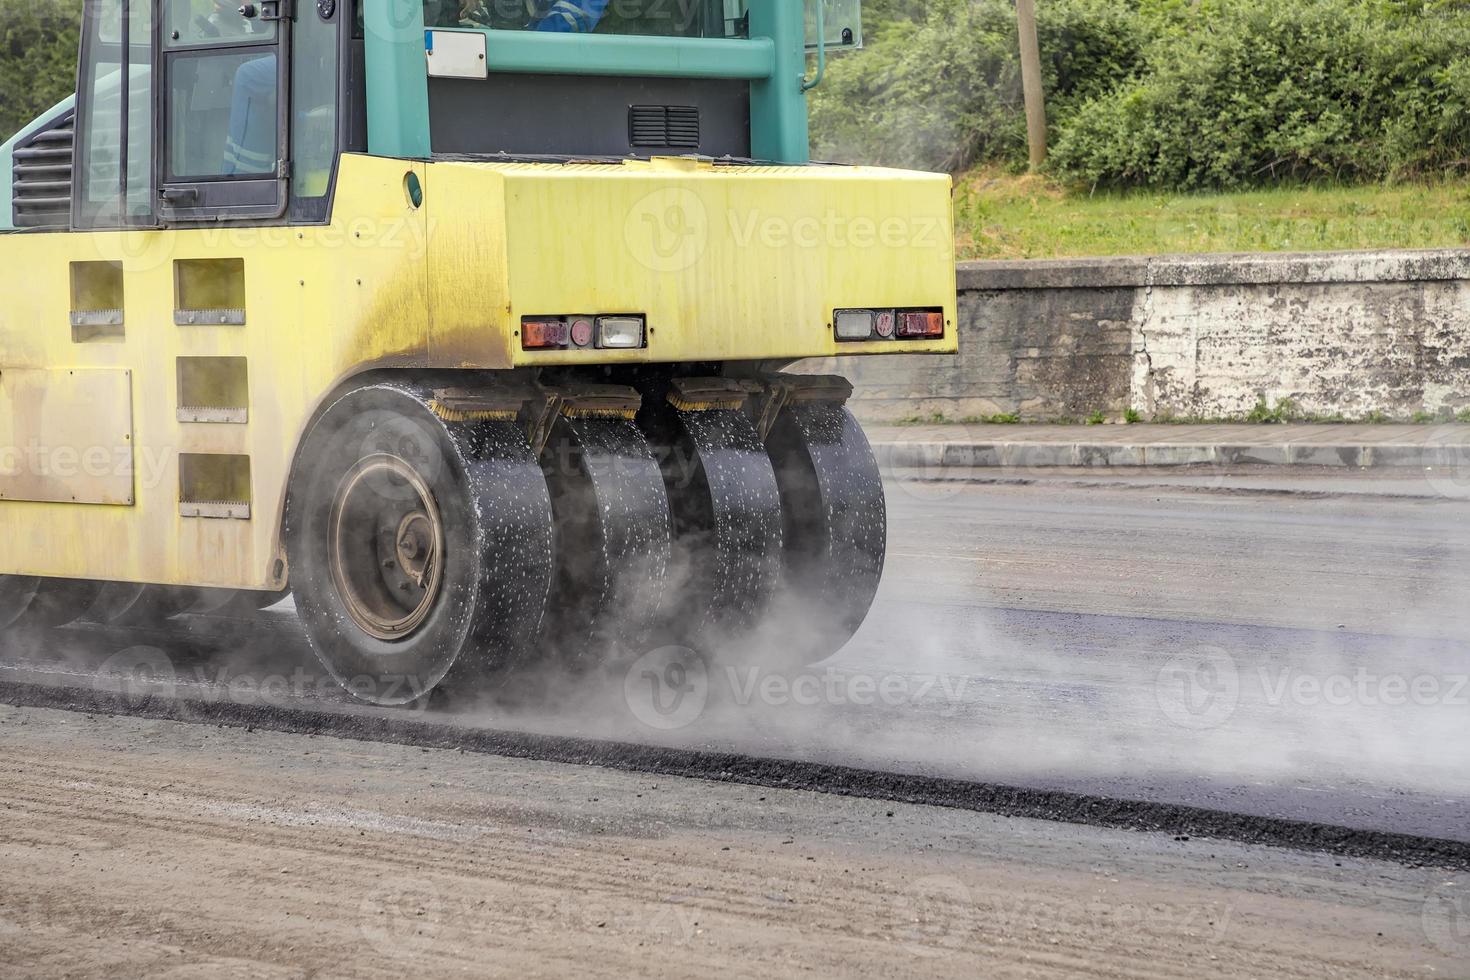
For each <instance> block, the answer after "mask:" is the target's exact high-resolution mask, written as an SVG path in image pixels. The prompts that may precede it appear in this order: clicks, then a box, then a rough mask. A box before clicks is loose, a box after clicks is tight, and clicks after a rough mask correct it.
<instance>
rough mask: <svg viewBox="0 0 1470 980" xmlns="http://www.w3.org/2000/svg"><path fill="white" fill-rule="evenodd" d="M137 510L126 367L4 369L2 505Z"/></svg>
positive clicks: (0, 393) (0, 394) (0, 375)
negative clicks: (19, 503) (11, 502)
mask: <svg viewBox="0 0 1470 980" xmlns="http://www.w3.org/2000/svg"><path fill="white" fill-rule="evenodd" d="M4 500H28V501H36V502H43V503H66V504H72V503H75V504H111V505H114V506H131V505H132V503H133V382H132V372H131V371H129V370H126V369H123V368H0V501H4Z"/></svg>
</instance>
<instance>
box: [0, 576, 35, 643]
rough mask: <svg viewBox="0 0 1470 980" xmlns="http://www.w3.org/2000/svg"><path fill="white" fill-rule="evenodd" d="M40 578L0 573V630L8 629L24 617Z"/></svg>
mask: <svg viewBox="0 0 1470 980" xmlns="http://www.w3.org/2000/svg"><path fill="white" fill-rule="evenodd" d="M40 585H41V580H40V579H38V578H32V577H29V576H25V575H0V630H8V629H10V628H11V627H12V626H14V625H16V624H17V623H19V622H20V621H21V620H22V619H24V618H25V614H26V610H27V609H29V608H30V607H31V600H32V599H34V598H35V597H36V589H38V588H39V587H40Z"/></svg>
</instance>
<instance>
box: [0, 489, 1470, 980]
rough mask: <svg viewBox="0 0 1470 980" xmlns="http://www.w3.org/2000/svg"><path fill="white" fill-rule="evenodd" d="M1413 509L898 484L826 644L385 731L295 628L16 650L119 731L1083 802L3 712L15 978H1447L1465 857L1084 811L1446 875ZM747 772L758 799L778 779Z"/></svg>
mask: <svg viewBox="0 0 1470 980" xmlns="http://www.w3.org/2000/svg"><path fill="white" fill-rule="evenodd" d="M1439 482H1442V481H1437V480H1435V479H1426V480H1420V479H1418V478H1416V477H1415V476H1414V475H1412V474H1375V475H1374V476H1372V477H1367V476H1365V477H1353V476H1350V475H1344V474H1330V475H1314V474H1310V473H1293V474H1270V473H1267V474H1238V475H1236V476H1232V477H1230V478H1223V477H1221V476H1219V475H1218V474H1213V473H1203V474H1187V473H1170V474H1160V475H1151V474H1138V473H1125V474H1119V475H1116V476H1108V475H1099V474H1097V473H1067V472H1049V473H1040V472H1037V473H1029V474H988V475H986V478H985V479H983V480H980V481H971V482H957V481H947V482H946V481H897V482H894V483H892V484H891V485H890V486H889V496H890V510H891V521H890V524H891V526H890V564H889V567H888V571H887V574H886V577H885V580H884V585H883V589H882V592H881V594H880V597H879V601H878V603H877V605H876V607H875V608H874V611H873V614H872V615H871V617H870V618H869V620H868V622H867V624H866V625H865V626H864V628H863V630H862V631H861V633H860V634H859V635H858V637H857V638H856V639H855V640H854V642H853V643H852V644H851V645H850V646H849V647H848V648H846V649H845V650H844V651H842V652H841V653H840V654H838V655H837V656H836V657H834V658H833V659H832V660H830V661H828V662H826V663H823V664H819V665H817V666H815V667H812V668H792V667H791V666H790V664H783V663H782V660H781V656H780V655H781V653H782V637H783V636H786V635H789V632H790V631H793V630H799V629H801V628H802V625H803V619H802V616H801V612H800V610H787V611H783V612H782V614H781V616H780V617H779V622H778V624H777V628H775V629H773V630H772V632H771V633H770V635H768V636H765V637H762V638H761V639H760V640H759V641H758V642H757V643H756V644H754V645H753V647H752V648H751V649H746V650H742V651H736V650H720V651H714V652H713V654H712V658H710V659H700V658H693V657H690V656H689V655H688V654H687V653H686V652H681V651H676V650H675V651H668V650H665V651H653V652H650V653H649V654H648V655H647V656H646V657H644V658H641V659H640V660H639V661H638V662H636V663H634V664H633V665H632V667H631V668H628V669H626V670H624V669H622V668H620V670H619V672H618V673H617V674H615V675H613V676H611V677H606V678H594V679H591V680H585V679H584V680H583V681H581V682H580V684H579V685H576V686H569V685H568V682H567V681H566V679H565V678H560V677H555V676H550V675H547V676H532V677H530V678H527V679H526V680H525V681H524V682H522V683H520V684H518V685H515V686H513V687H511V688H509V689H507V690H504V691H501V692H499V693H498V694H497V695H495V696H494V697H491V698H486V699H474V700H469V699H465V698H458V699H450V700H447V701H435V702H433V703H431V704H428V705H421V706H418V707H416V708H412V709H406V710H397V711H387V710H383V711H379V710H376V709H362V708H358V707H354V706H352V705H350V704H348V703H347V702H345V701H344V700H343V698H342V697H341V695H340V693H339V692H338V691H337V690H336V688H335V687H334V686H333V685H332V684H331V683H330V682H328V681H327V680H326V679H325V678H323V677H322V676H321V674H320V672H319V671H318V670H316V668H315V667H314V666H313V664H312V661H311V658H310V655H309V651H308V650H307V649H306V647H305V645H304V642H303V640H302V637H301V635H300V631H299V627H298V626H297V624H296V623H295V620H294V616H293V615H292V612H291V609H290V607H289V604H288V605H284V606H282V607H278V608H277V609H275V610H273V611H271V612H270V613H269V614H267V615H266V617H265V618H264V619H263V620H261V621H257V622H253V623H241V622H233V621H225V620H210V619H203V618H200V619H197V620H186V621H183V622H181V623H179V624H177V625H178V626H179V627H180V629H176V630H174V631H173V632H172V633H170V634H164V633H154V632H149V631H131V632H128V633H110V632H104V631H100V630H96V629H89V628H73V629H67V630H61V631H56V632H53V633H50V634H46V635H44V636H41V637H34V638H30V639H29V640H27V641H26V642H25V643H24V644H23V645H17V644H16V643H15V642H11V643H10V644H9V645H8V646H7V649H6V650H5V655H6V660H7V662H8V665H7V666H6V667H5V668H4V669H3V670H0V683H5V684H10V685H18V686H20V687H24V686H26V685H42V686H49V687H51V688H54V689H66V690H72V689H76V690H86V689H91V690H93V691H94V692H102V693H108V694H115V693H118V692H120V694H121V695H122V696H124V702H125V703H126V704H137V705H143V704H147V705H152V706H154V707H156V706H157V704H159V703H166V702H168V700H169V699H170V698H174V699H193V700H194V701H195V702H211V701H219V702H228V703H231V704H246V705H251V704H255V705H261V706H265V707H269V708H271V709H272V710H273V711H275V712H276V714H275V716H274V717H277V718H285V719H287V724H289V719H290V718H291V717H293V716H294V714H296V713H299V714H301V715H303V716H304V715H305V714H307V713H309V712H316V713H323V714H324V715H325V716H342V717H351V718H360V719H365V720H366V721H368V722H374V723H378V722H381V723H382V724H385V725H392V724H395V723H402V720H406V719H412V720H414V721H416V722H422V723H426V724H432V725H436V726H443V727H447V728H448V729H450V730H457V731H463V732H467V733H473V732H477V731H490V730H496V731H510V732H525V733H532V734H533V736H534V734H535V733H553V734H556V735H562V736H578V737H583V738H587V739H594V740H598V739H619V740H623V741H627V742H633V743H638V744H641V745H647V746H653V747H655V748H660V747H663V748H668V747H672V748H676V749H680V750H683V749H692V750H696V752H697V753H709V752H732V753H741V754H743V755H744V756H745V757H749V758H754V759H777V760H780V759H788V760H800V761H802V762H803V763H830V764H833V765H847V766H856V767H862V768H864V769H867V770H878V771H885V772H895V773H904V774H917V775H918V776H920V777H951V778H953V779H958V780H967V781H973V782H974V783H975V784H976V785H981V784H983V785H986V786H992V787H993V786H995V785H1001V786H1002V787H1005V786H1010V787H1022V788H1027V789H1030V790H1038V791H1049V790H1061V791H1067V792H1068V793H1071V794H1076V800H1078V801H1081V802H1074V803H1073V804H1071V805H1070V807H1060V808H1058V809H1057V811H1056V813H1055V819H1052V820H1047V821H1035V820H1029V819H1017V818H1011V819H1006V818H1002V817H999V816H995V815H993V814H990V813H976V812H966V811H964V810H953V809H943V808H936V807H920V806H908V805H906V804H903V803H892V802H883V801H881V800H878V799H866V800H865V799H843V798H840V797H836V796H832V795H828V794H810V793H802V792H795V791H792V790H786V789H767V788H762V787H761V786H737V785H730V784H729V783H722V782H719V781H718V780H719V779H721V778H723V777H726V776H729V774H728V773H720V772H709V773H707V775H709V776H710V777H711V778H713V779H715V780H716V781H714V782H711V781H710V780H709V779H701V780H691V779H682V778H675V777H671V776H658V777H654V776H649V775H647V774H646V773H645V774H642V775H640V774H638V773H629V772H617V771H612V770H609V769H605V768H594V767H588V766H579V765H562V764H558V763H554V762H547V761H534V760H526V759H506V758H497V757H496V756H495V755H484V754H476V752H475V751H471V752H466V753H463V754H462V753H460V752H456V751H442V750H438V749H436V750H427V749H421V748H416V747H413V746H411V745H409V746H405V745H388V744H382V743H380V742H374V741H372V740H371V736H370V735H366V736H364V735H359V736H354V737H355V738H358V739H359V740H357V741H348V742H344V741H339V740H337V739H332V738H326V737H311V736H308V735H303V734H299V733H298V734H290V733H281V732H267V731H264V730H259V731H253V732H252V731H250V730H249V729H248V728H243V729H242V728H240V727H233V728H232V727H215V726H212V725H210V726H204V725H199V724H177V723H175V722H170V721H163V720H158V719H157V718H142V717H139V718H126V717H106V716H103V715H91V716H89V715H87V714H85V713H78V712H65V711H63V712H57V711H50V710H43V709H39V708H36V707H0V745H3V752H0V801H3V806H4V809H3V810H0V951H3V952H4V953H5V962H7V963H9V964H13V965H14V969H15V970H16V971H17V973H18V975H38V976H63V975H87V974H100V973H107V972H109V971H111V972H113V973H115V972H116V971H117V970H122V972H125V973H136V974H140V975H141V974H148V975H155V974H167V973H168V971H169V970H174V971H175V973H176V975H179V976H201V975H222V976H231V975H242V976H243V975H252V976H254V975H280V976H300V975H328V976H330V975H369V974H372V973H374V972H381V973H383V974H385V975H386V974H395V975H396V974H400V973H401V972H402V971H403V969H405V965H406V964H407V965H408V966H409V967H411V968H413V969H415V970H421V971H422V972H423V973H425V974H426V975H437V974H444V973H453V972H462V971H463V970H465V969H469V970H470V972H479V973H484V972H489V973H491V974H497V973H501V974H505V975H516V976H520V975H534V974H535V973H536V972H537V970H538V968H539V970H540V972H542V973H546V974H560V973H565V972H569V971H572V970H575V971H576V972H579V973H586V974H588V975H614V974H616V975H627V974H628V973H651V974H656V975H684V974H694V973H700V974H703V975H707V972H708V971H709V970H710V969H714V968H718V969H721V970H722V971H724V972H728V973H732V974H735V975H755V974H761V975H764V976H769V975H770V974H772V973H776V974H779V975H785V974H787V973H793V974H794V973H797V972H803V971H811V970H816V971H819V972H822V973H836V972H841V973H850V974H863V975H894V974H907V973H912V972H915V971H923V972H926V973H933V974H936V975H940V974H949V973H954V974H957V975H967V976H973V975H976V970H977V969H979V970H980V972H981V973H982V974H983V975H998V976H1050V975H1077V976H1095V977H1106V976H1115V975H1158V976H1174V975H1186V974H1187V975H1200V976H1211V975H1220V976H1242V975H1255V976H1268V975H1269V976H1323V975H1374V976H1384V975H1388V976H1398V975H1405V976H1407V975H1424V976H1451V977H1459V976H1470V890H1467V881H1466V879H1465V874H1464V869H1463V862H1461V864H1460V865H1458V866H1456V867H1454V868H1450V867H1447V866H1444V865H1439V866H1436V865H1435V864H1434V862H1433V861H1428V862H1425V863H1424V866H1422V867H1421V866H1418V864H1419V862H1418V861H1415V860H1407V859H1404V858H1402V857H1398V858H1395V852H1393V850H1392V849H1391V848H1387V849H1385V851H1384V854H1383V855H1382V856H1383V857H1387V858H1390V859H1393V860H1359V859H1357V858H1350V857H1343V856H1334V855H1331V854H1326V853H1312V852H1298V851H1294V850H1291V849H1289V848H1286V847H1269V848H1262V847H1251V846H1247V845H1244V844H1241V843H1236V842H1231V841H1227V840H1222V839H1218V837H1231V836H1232V833H1231V832H1226V831H1224V830H1222V832H1221V833H1220V834H1219V835H1214V834H1212V833H1211V832H1210V831H1209V828H1208V826H1206V829H1205V831H1204V832H1203V839H1202V838H1201V836H1200V835H1199V834H1195V835H1193V836H1191V835H1190V834H1184V833H1164V834H1159V833H1142V832H1130V831H1120V830H1117V829H1109V826H1111V827H1116V826H1145V827H1147V826H1167V825H1168V822H1167V821H1153V822H1150V821H1149V820H1145V821H1142V822H1135V823H1128V822H1120V823H1114V824H1111V825H1109V826H1101V827H1088V826H1081V825H1079V824H1086V823H1089V822H1097V823H1106V822H1107V821H1106V820H1104V819H1101V818H1098V817H1096V816H1095V814H1094V812H1093V811H1097V812H1101V811H1104V810H1106V809H1107V803H1108V801H1117V800H1125V801H1127V800H1133V801H1149V802H1152V803H1155V804H1167V805H1175V804H1183V805H1187V806H1190V807H1199V808H1205V809H1207V810H1208V811H1210V812H1215V813H1220V814H1246V815H1254V816H1256V817H1260V818H1265V819H1266V820H1268V821H1270V820H1275V821H1280V822H1282V823H1283V824H1285V823H1288V822H1292V821H1308V822H1314V823H1316V824H1324V825H1330V826H1333V827H1339V828H1356V829H1359V830H1363V831H1371V832H1381V833H1382V834H1385V835H1393V834H1396V835H1408V836H1411V837H1419V838H1435V839H1438V840H1440V841H1450V842H1459V845H1457V846H1460V847H1461V853H1462V854H1463V845H1464V844H1465V843H1466V842H1470V765H1467V762H1470V690H1467V685H1466V675H1467V673H1470V656H1467V654H1470V648H1467V643H1466V638H1467V637H1470V632H1467V629H1466V627H1467V625H1470V602H1467V601H1466V600H1467V598H1470V561H1467V559H1470V520H1467V518H1470V503H1467V502H1464V501H1463V500H1455V499H1445V495H1444V494H1442V493H1440V492H1439V488H1438V487H1437V483H1439ZM742 658H743V659H742ZM763 662H764V663H767V664H769V665H768V666H760V665H759V664H760V663H763ZM139 667H144V668H146V670H144V671H143V672H142V673H141V674H140V673H139V671H138V669H137V668H139ZM129 696H131V697H132V698H134V699H137V698H141V699H142V700H132V701H129V700H128V697H129ZM12 700H13V701H15V702H16V703H21V702H22V701H23V699H21V698H13V699H12ZM79 703H80V702H79ZM395 720H397V721H396V722H395ZM363 738H366V739H367V740H366V741H363V740H361V739H363ZM441 742H443V740H442V739H441ZM445 744H448V743H445ZM489 744H491V745H492V751H493V745H494V744H501V743H496V742H493V741H492V742H491V743H489ZM530 754H532V755H534V754H535V753H534V752H532V753H530ZM548 757H553V758H564V757H570V758H577V757H578V756H576V753H575V752H571V753H568V752H562V753H561V754H560V755H557V754H556V753H554V752H553V753H550V755H549V756H548ZM588 758H592V756H590V755H589V756H588ZM641 764H642V763H635V764H633V765H631V766H629V767H628V768H635V769H636V768H638V766H639V765H641ZM816 771H817V773H818V775H817V776H815V777H811V780H810V784H811V785H813V786H814V788H818V789H821V788H823V787H822V786H820V785H819V784H818V781H819V780H820V778H821V770H820V769H818V770H816ZM771 772H772V773H776V774H777V775H773V776H770V777H769V778H768V782H767V783H766V785H769V783H770V782H775V783H777V784H778V785H788V784H789V785H806V783H803V782H802V781H801V780H799V779H797V780H791V781H790V782H789V783H788V782H787V777H786V776H785V775H779V773H780V772H781V770H779V769H773V770H771ZM731 778H734V779H737V780H739V779H741V778H743V777H741V776H739V775H736V776H734V777H731ZM765 778H767V777H759V778H757V779H756V780H755V781H760V780H761V779H765ZM655 787H656V788H655ZM858 795H861V793H859V794H858ZM921 796H922V794H917V795H916V796H914V797H912V798H920V797H921ZM1004 797H1005V794H1004V792H1000V793H996V792H993V791H992V792H991V794H990V796H988V797H986V798H987V799H997V798H1004ZM890 798H893V797H890ZM897 798H900V799H903V798H910V797H905V796H903V795H902V794H900V795H899V796H898V797H897ZM986 808H987V807H986V806H982V807H981V809H986ZM996 809H997V810H999V811H1000V812H1022V813H1030V812H1033V811H1034V810H1035V808H1033V809H1027V808H1025V807H1020V808H1018V809H1016V810H1014V811H1010V810H1007V809H1006V808H1005V807H1002V806H998V807H996ZM1040 812H1049V811H1045V810H1044V809H1043V810H1041V811H1040ZM890 814H892V815H891V816H890ZM1150 820H1152V818H1150ZM1065 821H1072V822H1065ZM1223 826H1224V824H1223V823H1222V827H1223ZM1234 839H1235V840H1239V839H1256V838H1255V837H1251V836H1249V835H1247V836H1246V837H1245V838H1241V837H1240V836H1239V835H1238V834H1237V835H1236V836H1235V838H1234ZM1261 839H1271V837H1270V835H1264V836H1263V837H1262V838H1261ZM1291 839H1292V838H1291V837H1290V835H1289V834H1288V835H1284V836H1282V837H1281V838H1279V839H1278V840H1277V842H1278V843H1280V842H1281V841H1282V840H1285V841H1288V842H1289V841H1290V840H1291ZM725 848H729V850H728V851H727V850H725ZM1324 849H1325V850H1330V848H1322V847H1317V848H1315V850H1316V851H1319V852H1320V851H1322V850H1324ZM1345 853H1363V852H1351V851H1341V852H1339V854H1345ZM1412 853H1418V852H1412ZM181 908H186V909H187V910H188V911H187V913H186V912H184V911H181ZM486 937H494V938H493V939H487V938H486ZM491 950H493V951H494V952H493V953H492V952H491Z"/></svg>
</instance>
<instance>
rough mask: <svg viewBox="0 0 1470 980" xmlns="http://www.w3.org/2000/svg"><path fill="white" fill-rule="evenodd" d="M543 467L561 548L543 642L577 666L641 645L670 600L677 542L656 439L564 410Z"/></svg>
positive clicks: (613, 658)
mask: <svg viewBox="0 0 1470 980" xmlns="http://www.w3.org/2000/svg"><path fill="white" fill-rule="evenodd" d="M541 465H542V469H543V470H544V472H545V476H546V484H547V486H548V488H549V489H550V492H551V506H552V510H553V511H554V512H555V514H556V554H557V570H556V579H555V584H554V585H553V586H552V593H551V600H550V602H549V603H548V606H547V608H548V613H547V617H546V630H545V634H544V636H543V640H542V644H543V647H544V648H545V650H546V652H547V654H548V655H549V656H551V657H552V658H553V659H555V660H556V661H559V662H560V663H562V664H563V665H564V666H567V667H570V668H573V669H585V668H588V667H594V666H598V665H604V664H608V663H613V662H617V661H618V660H620V659H623V658H625V657H626V656H627V655H628V654H630V653H632V654H633V655H638V654H641V653H643V652H644V650H643V647H644V645H645V644H646V642H647V640H648V638H649V636H650V634H651V631H652V629H653V627H654V626H655V625H656V623H657V620H658V617H659V615H660V610H661V608H662V606H663V600H664V586H665V577H666V574H667V570H668V564H669V548H670V541H671V528H670V521H669V500H668V497H667V495H666V494H665V492H664V483H663V477H662V475H661V474H660V473H659V468H658V461H657V460H656V459H655V458H654V455H653V451H652V449H651V448H650V447H649V445H648V440H647V439H646V438H645V437H644V436H643V433H642V432H640V431H639V430H638V427H637V426H636V425H634V424H633V422H632V421H630V420H627V419H623V418H596V417H571V418H568V417H560V418H558V419H557V420H556V422H555V424H554V426H553V427H552V430H551V435H550V438H549V439H548V440H547V443H546V448H545V450H544V451H543V452H542V455H541Z"/></svg>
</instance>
